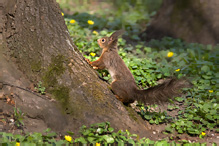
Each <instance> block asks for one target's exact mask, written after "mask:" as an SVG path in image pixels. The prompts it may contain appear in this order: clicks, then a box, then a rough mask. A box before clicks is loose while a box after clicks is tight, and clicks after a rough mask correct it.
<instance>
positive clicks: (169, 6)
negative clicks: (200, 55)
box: [142, 0, 219, 45]
mask: <svg viewBox="0 0 219 146" xmlns="http://www.w3.org/2000/svg"><path fill="white" fill-rule="evenodd" d="M218 8H219V1H218V0H215V1H203V0H177V1H176V0H164V1H163V5H162V7H161V8H160V10H159V12H158V14H157V15H156V17H155V18H154V19H153V20H152V22H151V24H150V26H149V27H148V28H147V29H146V31H145V32H144V33H143V35H142V38H143V39H144V40H150V39H160V38H162V37H164V36H170V37H176V38H181V39H183V40H185V41H187V42H197V43H202V44H213V45H216V44H218V43H219V29H218V28H219V15H218V14H219V9H218Z"/></svg>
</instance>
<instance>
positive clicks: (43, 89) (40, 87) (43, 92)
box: [35, 81, 46, 95]
mask: <svg viewBox="0 0 219 146" xmlns="http://www.w3.org/2000/svg"><path fill="white" fill-rule="evenodd" d="M35 90H37V92H39V93H40V94H42V95H44V94H45V93H46V92H45V90H46V87H43V86H42V82H41V81H39V82H38V84H37V87H35Z"/></svg>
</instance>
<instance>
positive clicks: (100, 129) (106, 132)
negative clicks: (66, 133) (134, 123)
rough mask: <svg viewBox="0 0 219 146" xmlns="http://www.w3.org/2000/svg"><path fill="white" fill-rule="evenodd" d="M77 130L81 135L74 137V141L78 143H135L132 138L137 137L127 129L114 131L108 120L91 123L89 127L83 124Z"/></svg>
mask: <svg viewBox="0 0 219 146" xmlns="http://www.w3.org/2000/svg"><path fill="white" fill-rule="evenodd" d="M79 132H80V133H81V135H82V136H81V137H79V138H76V139H75V142H80V143H105V144H107V143H115V142H123V143H125V142H128V143H135V141H134V140H133V138H136V137H137V135H136V134H131V133H130V132H129V131H128V130H126V131H125V132H123V131H122V130H119V131H118V132H114V128H112V127H111V126H110V123H109V122H103V123H97V124H92V125H90V128H87V127H86V126H85V125H83V126H82V127H81V128H80V131H79Z"/></svg>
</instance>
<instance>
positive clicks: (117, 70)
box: [87, 30, 190, 104]
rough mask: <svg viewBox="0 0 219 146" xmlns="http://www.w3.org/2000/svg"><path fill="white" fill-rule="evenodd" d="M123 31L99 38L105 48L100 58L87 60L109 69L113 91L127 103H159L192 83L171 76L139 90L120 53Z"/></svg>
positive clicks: (94, 64)
mask: <svg viewBox="0 0 219 146" xmlns="http://www.w3.org/2000/svg"><path fill="white" fill-rule="evenodd" d="M123 32H124V31H123V30H119V31H116V32H114V33H113V34H112V35H111V36H110V37H103V38H101V39H98V44H99V46H100V47H101V48H102V49H103V51H102V54H101V56H100V58H99V59H97V60H96V61H93V62H90V61H89V60H87V61H88V63H89V64H90V65H91V66H93V68H94V69H107V70H108V71H109V73H110V75H111V77H112V83H111V88H112V91H113V92H114V94H115V95H116V97H117V98H118V99H119V100H120V101H122V102H123V103H126V104H127V103H132V102H134V101H135V100H137V101H141V102H143V103H145V104H154V103H158V104H159V103H163V102H167V101H168V98H171V97H173V96H176V95H178V94H179V90H180V89H181V88H184V87H189V86H190V83H189V82H188V81H187V80H185V79H176V78H171V79H168V80H166V81H164V82H163V83H162V84H160V85H157V86H154V87H151V88H148V89H146V90H139V89H138V87H137V85H136V84H135V79H134V77H133V75H132V74H131V72H130V70H129V69H128V67H127V66H126V65H125V63H124V61H123V60H122V58H121V57H120V56H119V54H118V49H117V41H118V36H119V35H121V34H122V33H123Z"/></svg>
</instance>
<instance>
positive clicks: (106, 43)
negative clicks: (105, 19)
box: [97, 30, 125, 49]
mask: <svg viewBox="0 0 219 146" xmlns="http://www.w3.org/2000/svg"><path fill="white" fill-rule="evenodd" d="M124 32H125V31H124V30H118V31H116V32H114V33H113V34H112V35H111V36H110V37H103V38H100V39H98V40H97V42H98V44H99V46H100V48H103V49H113V48H116V46H117V41H118V37H119V36H120V35H122V34H123V33H124Z"/></svg>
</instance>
